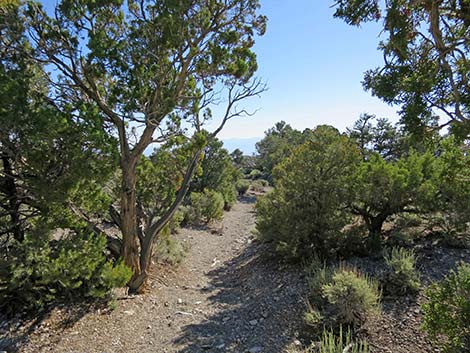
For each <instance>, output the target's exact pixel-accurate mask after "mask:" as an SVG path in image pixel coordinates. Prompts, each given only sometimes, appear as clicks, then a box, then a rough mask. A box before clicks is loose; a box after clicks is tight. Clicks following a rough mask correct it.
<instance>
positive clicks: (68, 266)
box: [0, 231, 132, 313]
mask: <svg viewBox="0 0 470 353" xmlns="http://www.w3.org/2000/svg"><path fill="white" fill-rule="evenodd" d="M30 236H31V237H30ZM105 250H106V239H105V238H104V237H102V236H96V235H94V234H89V233H86V231H84V232H81V233H71V234H70V235H69V237H68V238H65V239H61V240H58V241H55V242H48V241H47V237H45V235H44V234H38V233H36V234H28V236H27V239H26V240H25V241H24V242H23V243H21V244H17V245H15V246H13V247H12V248H11V249H10V251H9V253H8V254H7V256H6V257H5V258H3V259H2V260H1V261H0V309H1V310H3V311H7V312H10V313H14V312H16V311H18V310H20V311H23V310H27V311H37V310H41V309H44V308H45V307H46V306H47V305H49V304H53V303H57V302H62V303H64V302H70V301H77V300H79V299H93V298H95V299H102V298H105V297H107V296H108V295H109V291H110V289H112V288H114V287H123V286H125V285H126V283H127V282H128V281H129V279H130V278H131V275H132V271H131V270H130V269H129V268H128V267H127V266H126V265H124V264H123V263H121V262H113V261H111V260H108V259H107V258H106V255H105Z"/></svg>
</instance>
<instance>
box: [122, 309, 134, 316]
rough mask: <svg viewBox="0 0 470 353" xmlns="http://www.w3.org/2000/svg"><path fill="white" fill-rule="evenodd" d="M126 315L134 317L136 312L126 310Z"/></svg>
mask: <svg viewBox="0 0 470 353" xmlns="http://www.w3.org/2000/svg"><path fill="white" fill-rule="evenodd" d="M124 314H126V315H134V314H135V312H134V310H124Z"/></svg>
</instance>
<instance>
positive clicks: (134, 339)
mask: <svg viewBox="0 0 470 353" xmlns="http://www.w3.org/2000/svg"><path fill="white" fill-rule="evenodd" d="M254 201H255V200H254V198H249V197H247V198H244V199H243V200H241V201H240V202H238V203H237V204H236V205H234V207H233V208H232V210H231V211H230V212H227V213H225V216H224V219H223V221H222V222H220V223H219V224H217V225H214V226H212V227H211V228H212V229H213V231H211V230H210V229H182V230H181V231H180V234H178V235H177V237H178V238H179V240H180V241H183V242H184V243H186V244H187V245H188V248H189V251H188V254H187V257H186V258H185V259H184V260H183V263H182V264H181V265H180V266H179V267H178V268H176V269H175V270H169V269H168V268H161V267H160V266H154V267H155V268H154V270H155V271H154V273H153V274H152V276H151V278H150V281H149V290H148V291H147V293H146V294H144V295H141V296H135V297H127V296H124V295H123V296H122V297H121V298H120V299H118V300H117V305H116V309H115V310H109V309H105V310H91V311H89V312H83V313H81V315H79V316H80V317H78V318H76V319H73V318H71V317H68V315H69V313H68V312H67V310H66V309H62V310H60V309H55V310H54V312H52V313H51V315H50V316H48V317H47V318H46V319H45V320H43V321H41V322H40V323H39V324H37V325H30V326H29V327H28V325H25V326H24V327H21V328H19V329H18V330H17V332H10V334H9V335H10V338H8V339H11V340H12V342H13V341H15V340H16V341H17V342H16V345H17V347H18V348H19V349H18V351H19V352H28V353H29V352H31V353H32V352H62V353H63V352H74V353H82V352H83V353H85V352H86V353H92V352H109V353H120V352H126V353H129V352H136V353H137V352H139V353H146V352H168V353H170V352H181V353H198V352H201V353H202V352H240V353H245V352H251V353H255V352H260V353H261V352H266V353H271V352H272V353H274V352H282V351H285V350H287V349H288V348H287V347H289V346H295V345H296V344H299V341H298V339H297V335H298V332H299V330H300V327H299V325H300V323H301V322H302V320H301V319H300V318H301V317H302V315H303V311H304V309H305V304H304V299H303V298H304V297H305V295H306V293H307V288H306V286H305V285H304V282H305V281H303V280H302V279H301V276H302V274H301V273H300V272H301V271H299V270H298V269H293V268H290V267H285V266H284V265H281V264H279V262H278V261H277V260H276V259H275V258H274V257H270V251H269V250H267V249H265V245H263V244H260V243H259V242H257V241H256V239H255V238H254V236H253V234H252V230H253V229H254ZM214 230H216V231H214ZM67 321H69V322H67ZM0 337H1V336H0Z"/></svg>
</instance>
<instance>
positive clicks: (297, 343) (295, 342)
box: [294, 340, 302, 346]
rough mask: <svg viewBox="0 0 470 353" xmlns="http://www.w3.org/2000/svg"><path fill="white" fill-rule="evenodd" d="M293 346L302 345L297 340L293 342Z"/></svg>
mask: <svg viewBox="0 0 470 353" xmlns="http://www.w3.org/2000/svg"><path fill="white" fill-rule="evenodd" d="M294 344H295V345H296V346H301V345H302V342H300V341H299V340H294Z"/></svg>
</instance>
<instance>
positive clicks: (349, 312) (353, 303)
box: [322, 269, 380, 324]
mask: <svg viewBox="0 0 470 353" xmlns="http://www.w3.org/2000/svg"><path fill="white" fill-rule="evenodd" d="M322 292H323V296H324V298H325V299H326V300H327V301H328V303H329V304H331V305H332V306H333V308H334V315H335V316H336V320H337V321H338V322H341V323H345V324H352V323H356V322H361V321H363V320H365V315H366V314H368V313H378V312H379V310H380V309H379V302H380V293H379V290H378V283H377V282H376V281H374V280H372V279H370V278H369V277H367V276H364V275H362V274H360V273H359V272H358V271H357V270H354V269H351V270H348V269H340V270H338V271H336V272H335V273H334V274H333V276H332V281H331V283H327V284H324V285H323V287H322Z"/></svg>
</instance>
